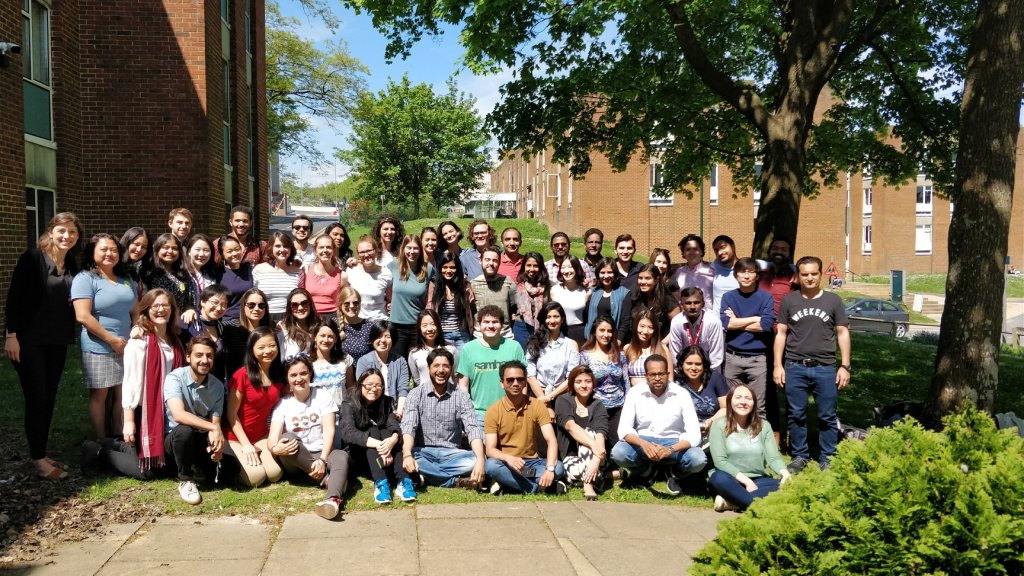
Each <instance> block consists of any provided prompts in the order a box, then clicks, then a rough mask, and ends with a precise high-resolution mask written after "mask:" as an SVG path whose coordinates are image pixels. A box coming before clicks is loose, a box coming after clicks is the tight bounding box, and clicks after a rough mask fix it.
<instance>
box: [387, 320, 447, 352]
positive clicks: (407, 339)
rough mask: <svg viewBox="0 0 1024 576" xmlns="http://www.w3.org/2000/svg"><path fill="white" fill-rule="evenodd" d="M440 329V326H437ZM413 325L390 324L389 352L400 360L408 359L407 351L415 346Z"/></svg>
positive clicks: (415, 328)
mask: <svg viewBox="0 0 1024 576" xmlns="http://www.w3.org/2000/svg"><path fill="white" fill-rule="evenodd" d="M438 329H440V326H438ZM416 330H417V327H416V325H415V324H399V323H398V322H392V323H391V330H390V332H391V351H392V352H394V353H395V354H397V355H398V356H399V357H401V358H409V350H412V348H413V347H414V346H416Z"/></svg>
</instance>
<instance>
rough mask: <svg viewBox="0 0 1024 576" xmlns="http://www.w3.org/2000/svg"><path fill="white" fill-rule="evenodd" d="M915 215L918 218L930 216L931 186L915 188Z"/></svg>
mask: <svg viewBox="0 0 1024 576" xmlns="http://www.w3.org/2000/svg"><path fill="white" fill-rule="evenodd" d="M917 214H918V215H919V216H931V215H932V187H931V185H919V186H918V187H917Z"/></svg>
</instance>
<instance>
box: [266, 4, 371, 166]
mask: <svg viewBox="0 0 1024 576" xmlns="http://www.w3.org/2000/svg"><path fill="white" fill-rule="evenodd" d="M302 5H303V8H304V9H305V10H307V13H309V14H310V15H311V16H313V17H316V18H320V19H322V20H323V21H324V22H325V24H326V25H327V26H328V27H329V28H330V27H334V26H336V25H337V19H336V17H335V16H334V15H333V13H332V12H330V10H329V7H328V6H326V5H324V4H323V3H322V2H320V1H319V0H304V2H302ZM266 10H267V101H268V106H267V145H268V147H269V148H270V150H271V151H272V152H278V153H280V154H281V155H282V156H293V157H296V158H299V159H301V160H302V161H303V162H306V163H311V164H319V163H321V162H323V161H324V157H323V153H322V152H321V151H320V150H319V149H318V147H317V146H318V144H319V142H318V141H317V140H316V138H315V133H314V131H313V121H312V119H313V118H317V119H320V120H322V121H324V122H326V123H327V124H328V125H330V126H339V125H340V124H341V123H343V122H345V121H347V120H348V118H349V117H350V116H351V112H352V106H353V105H354V104H355V101H356V98H357V97H358V95H359V93H360V91H362V90H363V89H365V87H366V78H365V76H366V74H368V73H369V70H368V69H367V68H366V66H364V65H363V64H362V63H361V62H359V60H357V59H356V58H354V57H353V56H352V55H351V54H349V52H348V49H347V48H346V47H345V44H344V42H342V41H340V40H335V41H327V42H325V43H324V44H323V45H322V48H318V47H317V46H316V45H315V44H314V43H313V42H312V41H311V40H309V39H307V38H303V36H302V27H301V23H300V22H299V20H298V19H296V18H292V17H289V16H285V15H283V14H282V13H281V9H280V7H279V6H278V5H277V3H276V2H273V1H270V2H268V3H267V9H266Z"/></svg>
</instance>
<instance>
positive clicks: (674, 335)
mask: <svg viewBox="0 0 1024 576" xmlns="http://www.w3.org/2000/svg"><path fill="white" fill-rule="evenodd" d="M679 296H680V300H681V304H682V309H683V313H682V314H676V316H675V318H673V319H672V324H671V327H670V328H669V333H668V351H669V353H671V354H672V357H673V358H677V359H678V356H679V353H680V352H682V351H683V350H684V349H685V348H686V347H687V346H700V347H701V348H703V349H704V352H705V353H707V355H708V359H710V360H711V370H713V371H716V372H717V371H721V370H722V362H723V361H724V360H725V336H724V333H723V332H722V321H721V320H720V319H719V317H718V315H717V314H713V313H712V312H711V311H710V310H708V309H707V308H705V307H704V304H705V302H707V299H706V298H705V296H706V294H703V293H702V292H701V289H700V288H696V287H694V286H690V287H687V288H683V290H682V292H680V293H679ZM680 364H681V363H680V362H677V363H676V365H680Z"/></svg>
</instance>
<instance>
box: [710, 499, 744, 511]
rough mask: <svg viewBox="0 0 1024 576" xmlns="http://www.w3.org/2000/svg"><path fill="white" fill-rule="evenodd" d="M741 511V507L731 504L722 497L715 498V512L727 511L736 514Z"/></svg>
mask: <svg viewBox="0 0 1024 576" xmlns="http://www.w3.org/2000/svg"><path fill="white" fill-rule="evenodd" d="M739 509H740V507H739V506H737V505H735V504H733V503H732V502H729V501H728V500H726V499H725V498H722V497H721V496H715V512H725V511H727V510H731V511H733V512H735V511H737V510H739Z"/></svg>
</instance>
